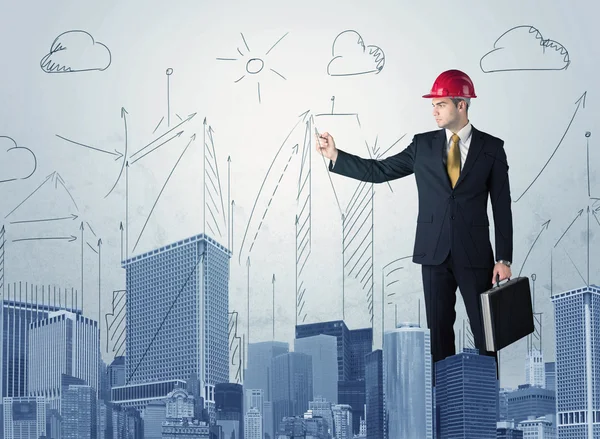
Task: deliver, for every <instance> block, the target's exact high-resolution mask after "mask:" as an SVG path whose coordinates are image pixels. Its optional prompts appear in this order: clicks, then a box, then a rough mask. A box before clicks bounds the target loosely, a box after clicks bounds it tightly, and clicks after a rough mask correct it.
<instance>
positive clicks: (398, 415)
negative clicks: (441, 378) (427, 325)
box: [383, 323, 433, 439]
mask: <svg viewBox="0 0 600 439" xmlns="http://www.w3.org/2000/svg"><path fill="white" fill-rule="evenodd" d="M383 343H384V344H383V382H384V395H385V402H384V406H385V413H384V422H385V426H386V435H387V436H386V437H388V438H390V439H391V438H394V439H410V438H415V437H419V438H424V439H433V402H432V398H433V394H432V383H431V378H432V376H431V375H432V374H431V367H432V366H431V361H432V360H431V347H430V338H429V329H423V328H420V327H419V325H417V324H413V323H401V324H398V325H397V327H396V328H395V329H392V330H391V331H386V332H385V334H384V338H383Z"/></svg>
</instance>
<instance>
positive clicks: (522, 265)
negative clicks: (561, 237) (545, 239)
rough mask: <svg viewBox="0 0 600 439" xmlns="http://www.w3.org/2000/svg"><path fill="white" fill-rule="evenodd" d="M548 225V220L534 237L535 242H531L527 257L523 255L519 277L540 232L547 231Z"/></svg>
mask: <svg viewBox="0 0 600 439" xmlns="http://www.w3.org/2000/svg"><path fill="white" fill-rule="evenodd" d="M549 224H550V220H548V221H546V222H545V223H544V224H542V228H541V230H540V233H538V235H537V236H536V238H535V240H534V241H533V244H531V247H530V248H529V251H528V252H527V255H525V259H523V263H522V264H521V269H520V270H519V276H521V272H522V271H523V267H524V266H525V263H526V262H527V258H528V257H529V254H530V253H531V250H533V247H534V246H535V243H536V242H537V240H538V239H539V237H540V235H541V234H542V232H543V231H544V230H548V225H549Z"/></svg>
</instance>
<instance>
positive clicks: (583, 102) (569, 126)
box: [514, 91, 587, 203]
mask: <svg viewBox="0 0 600 439" xmlns="http://www.w3.org/2000/svg"><path fill="white" fill-rule="evenodd" d="M586 95H587V91H586V92H584V93H583V94H582V95H581V97H580V98H579V99H577V100H576V101H575V103H576V104H577V108H575V111H574V112H573V116H572V117H571V120H570V121H569V124H568V125H567V129H566V130H565V132H564V133H563V135H562V137H561V138H560V140H559V142H558V145H556V148H554V151H553V152H552V154H551V155H550V157H549V158H548V160H547V161H546V163H545V164H544V166H543V167H542V169H541V170H540V172H539V173H538V175H536V177H535V178H534V179H533V181H532V182H531V183H530V184H529V186H527V188H526V189H525V191H524V192H523V193H522V194H521V196H520V197H519V198H517V199H516V200H515V201H514V203H516V202H517V201H519V200H520V199H521V198H523V195H525V194H526V193H527V191H528V190H529V189H530V188H531V186H533V183H535V181H536V180H537V179H538V178H539V176H540V175H542V172H544V169H546V166H548V164H549V163H550V160H552V157H554V154H556V151H558V148H559V147H560V145H561V144H562V141H563V140H564V138H565V136H566V135H567V133H568V132H569V128H571V124H572V123H573V120H574V119H575V116H576V115H577V112H578V111H579V107H580V106H581V105H582V104H583V108H585V97H586Z"/></svg>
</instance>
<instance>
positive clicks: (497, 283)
mask: <svg viewBox="0 0 600 439" xmlns="http://www.w3.org/2000/svg"><path fill="white" fill-rule="evenodd" d="M509 280H510V277H508V278H506V281H507V282H508V281H509ZM499 286H500V273H496V288H498V287H499Z"/></svg>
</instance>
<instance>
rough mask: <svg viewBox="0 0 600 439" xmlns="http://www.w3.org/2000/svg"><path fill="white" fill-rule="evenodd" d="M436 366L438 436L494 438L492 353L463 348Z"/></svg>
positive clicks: (495, 406) (495, 410) (495, 397)
mask: <svg viewBox="0 0 600 439" xmlns="http://www.w3.org/2000/svg"><path fill="white" fill-rule="evenodd" d="M435 369H436V370H435V373H436V377H435V382H436V391H435V398H436V401H435V404H436V416H437V417H436V430H437V431H436V434H437V435H438V437H443V438H446V437H465V438H478V439H495V438H496V422H497V421H496V419H497V417H498V393H499V386H498V380H497V379H496V360H495V359H494V357H490V356H487V355H479V351H478V350H477V349H463V351H462V352H460V353H458V354H456V355H453V356H451V357H447V358H445V359H443V360H441V361H438V362H437V363H436V365H435Z"/></svg>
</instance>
